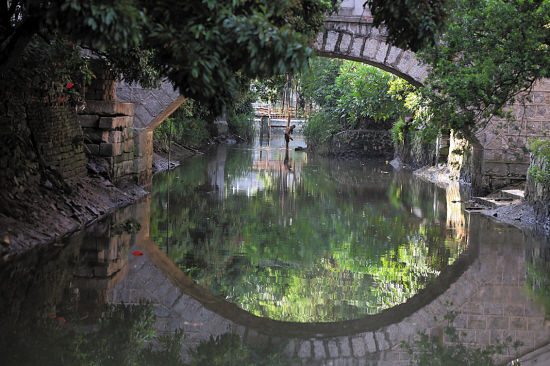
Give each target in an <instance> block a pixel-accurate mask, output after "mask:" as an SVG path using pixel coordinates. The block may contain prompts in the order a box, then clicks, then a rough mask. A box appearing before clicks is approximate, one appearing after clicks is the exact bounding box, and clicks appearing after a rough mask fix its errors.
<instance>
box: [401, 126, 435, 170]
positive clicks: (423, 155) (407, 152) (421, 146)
mask: <svg viewBox="0 0 550 366" xmlns="http://www.w3.org/2000/svg"><path fill="white" fill-rule="evenodd" d="M404 139H405V140H404V141H400V142H397V143H395V158H398V159H399V160H400V161H401V162H403V163H405V164H406V165H408V166H409V167H411V168H413V169H418V168H421V167H424V166H432V165H434V164H435V161H436V151H437V149H436V145H435V142H434V143H427V142H424V141H422V138H421V135H420V134H415V133H407V134H406V135H405V137H404Z"/></svg>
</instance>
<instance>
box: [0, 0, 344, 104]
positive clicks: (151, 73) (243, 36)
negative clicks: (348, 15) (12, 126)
mask: <svg viewBox="0 0 550 366" xmlns="http://www.w3.org/2000/svg"><path fill="white" fill-rule="evenodd" d="M336 3H337V1H336V0H331V1H324V0H301V1H287V0H275V1H273V0H270V1H247V0H239V1H233V0H224V1H212V0H190V1H183V2H182V1H168V0H167V1H160V2H159V1H149V0H121V1H117V2H115V3H113V2H109V1H104V0H102V1H89V0H63V1H55V2H44V1H38V0H32V1H21V0H19V1H11V2H9V3H7V4H3V5H2V6H0V19H1V22H0V68H1V69H2V70H5V69H7V68H8V67H18V64H19V62H20V59H19V56H20V54H21V52H22V50H24V49H25V48H26V46H27V45H28V43H29V41H30V40H31V39H32V38H33V36H34V35H40V37H41V38H43V39H46V40H48V42H49V41H50V40H53V39H56V38H57V37H63V38H66V39H68V40H71V41H72V42H74V43H75V44H77V45H79V46H82V47H84V48H90V49H92V50H93V51H97V52H98V53H100V54H101V55H103V56H104V57H106V58H107V59H108V60H109V62H110V63H111V65H112V66H113V67H114V68H115V69H116V70H121V71H124V72H125V76H126V77H127V78H128V79H129V80H134V79H139V80H138V81H142V82H144V83H145V84H154V82H155V81H158V77H159V76H161V77H168V79H169V80H170V81H171V82H172V83H173V84H174V85H175V86H176V87H177V88H178V89H179V90H180V92H181V93H182V94H183V95H185V96H187V97H191V98H193V99H195V100H198V101H201V102H203V103H206V104H209V105H210V106H211V107H212V108H214V109H215V111H216V112H220V111H221V110H222V108H223V105H225V104H229V103H230V102H231V101H232V99H233V98H234V97H235V96H236V95H237V94H238V93H239V86H240V83H239V80H238V77H237V76H236V74H237V73H240V74H241V75H242V76H243V77H245V78H249V79H250V78H256V77H268V76H271V75H274V74H285V73H295V72H297V71H299V70H300V69H301V68H302V67H303V66H304V65H305V64H306V62H307V58H308V57H309V56H310V55H311V54H312V51H311V49H310V48H309V47H308V46H307V42H308V40H309V39H311V38H313V37H314V36H315V35H316V34H317V32H318V30H319V29H320V27H321V26H322V23H323V19H324V14H325V13H326V12H328V11H330V10H331V9H332V8H333V7H335V5H336ZM143 56H146V57H143ZM142 60H143V61H142ZM138 61H139V62H138ZM155 79H156V80H155Z"/></svg>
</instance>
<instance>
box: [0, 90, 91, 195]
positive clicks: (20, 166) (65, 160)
mask: <svg viewBox="0 0 550 366" xmlns="http://www.w3.org/2000/svg"><path fill="white" fill-rule="evenodd" d="M63 88H64V86H62V85H58V86H56V85H48V87H47V88H44V89H41V88H28V89H25V90H23V88H21V87H20V86H19V85H16V84H13V83H10V82H9V81H5V80H4V81H2V88H1V90H0V186H1V187H2V193H4V194H12V193H16V192H23V191H25V190H26V189H27V188H28V187H30V186H32V185H34V184H37V183H39V182H40V181H42V182H45V181H47V180H50V181H53V182H50V183H54V184H56V183H59V178H63V179H73V178H79V177H82V176H84V175H85V174H86V156H85V154H84V145H83V142H82V130H81V128H80V126H79V125H78V123H77V121H76V111H75V109H74V107H73V106H71V105H70V104H69V103H67V102H66V101H65V100H66V97H65V95H64V94H63Z"/></svg>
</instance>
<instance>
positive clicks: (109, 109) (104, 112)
mask: <svg viewBox="0 0 550 366" xmlns="http://www.w3.org/2000/svg"><path fill="white" fill-rule="evenodd" d="M82 114H96V115H100V116H120V115H125V116H133V115H134V104H133V103H121V102H114V101H100V100H89V101H87V102H86V106H85V108H84V111H83V112H82Z"/></svg>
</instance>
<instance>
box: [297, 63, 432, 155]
mask: <svg viewBox="0 0 550 366" xmlns="http://www.w3.org/2000/svg"><path fill="white" fill-rule="evenodd" d="M302 86H303V94H304V96H305V98H306V100H309V101H312V102H314V103H315V104H317V105H318V106H319V107H320V108H321V110H320V112H318V113H317V114H314V115H313V116H312V117H311V118H310V119H309V120H308V124H307V126H306V128H305V129H304V134H305V136H306V140H307V142H308V144H310V145H315V144H318V143H321V142H323V141H324V140H325V139H326V138H327V137H328V136H330V135H332V134H334V133H337V132H340V131H343V130H347V129H356V128H387V127H386V125H385V123H386V122H391V121H397V120H398V119H399V118H400V116H403V115H407V114H412V115H414V116H415V119H414V120H415V121H419V122H418V126H415V127H417V128H418V127H419V126H420V123H422V124H425V117H426V113H425V112H424V109H422V106H421V105H420V103H416V104H415V103H412V99H411V97H410V96H411V95H414V94H415V88H414V87H413V86H412V85H410V84H409V83H408V82H406V81H405V80H403V79H400V78H398V77H396V76H394V75H391V74H389V73H387V72H385V71H382V70H380V69H378V68H376V67H373V66H369V65H365V64H361V63H357V62H352V61H339V60H325V59H320V58H313V59H312V60H311V61H310V70H309V71H308V72H305V73H304V74H303V75H302Z"/></svg>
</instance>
